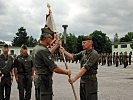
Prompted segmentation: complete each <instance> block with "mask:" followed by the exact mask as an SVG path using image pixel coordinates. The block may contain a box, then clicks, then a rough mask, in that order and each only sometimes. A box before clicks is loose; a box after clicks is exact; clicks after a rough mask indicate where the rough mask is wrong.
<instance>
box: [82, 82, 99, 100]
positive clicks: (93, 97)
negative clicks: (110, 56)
mask: <svg viewBox="0 0 133 100" xmlns="http://www.w3.org/2000/svg"><path fill="white" fill-rule="evenodd" d="M80 100H98V96H97V80H90V81H88V82H86V83H80Z"/></svg>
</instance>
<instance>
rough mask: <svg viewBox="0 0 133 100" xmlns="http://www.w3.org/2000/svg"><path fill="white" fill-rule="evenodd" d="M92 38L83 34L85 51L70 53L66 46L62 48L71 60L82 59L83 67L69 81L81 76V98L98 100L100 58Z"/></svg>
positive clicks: (71, 81) (82, 99)
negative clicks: (93, 46)
mask: <svg viewBox="0 0 133 100" xmlns="http://www.w3.org/2000/svg"><path fill="white" fill-rule="evenodd" d="M92 44H93V42H92V38H91V37H90V36H83V40H82V47H83V49H84V50H83V51H81V52H79V53H77V54H70V53H69V52H67V51H66V50H65V49H64V48H61V52H63V53H64V54H65V55H66V56H67V57H68V58H69V59H71V60H80V64H81V69H80V70H79V72H78V73H77V74H76V75H75V77H73V78H70V79H69V82H70V83H73V82H75V81H76V80H77V79H79V78H80V77H81V80H80V100H97V99H98V96H97V89H98V83H97V77H96V74H97V69H98V60H99V59H98V58H99V55H98V53H97V51H95V50H94V49H93V48H92Z"/></svg>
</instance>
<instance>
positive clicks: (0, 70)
mask: <svg viewBox="0 0 133 100" xmlns="http://www.w3.org/2000/svg"><path fill="white" fill-rule="evenodd" d="M2 51H3V53H2V54H1V55H0V100H10V93H11V84H12V80H13V73H12V72H13V68H12V65H13V58H12V56H10V55H8V52H9V48H8V45H7V44H4V46H3V48H2Z"/></svg>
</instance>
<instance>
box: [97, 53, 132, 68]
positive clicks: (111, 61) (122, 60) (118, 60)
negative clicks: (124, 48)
mask: <svg viewBox="0 0 133 100" xmlns="http://www.w3.org/2000/svg"><path fill="white" fill-rule="evenodd" d="M131 58H132V52H130V53H129V54H127V52H124V53H123V52H120V53H118V52H114V53H113V54H112V53H100V54H99V65H100V64H101V65H102V66H103V65H105V64H107V65H108V66H111V65H115V66H116V67H118V66H119V65H122V64H123V65H124V68H126V67H127V66H128V65H131Z"/></svg>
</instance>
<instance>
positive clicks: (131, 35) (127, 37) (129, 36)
mask: <svg viewBox="0 0 133 100" xmlns="http://www.w3.org/2000/svg"><path fill="white" fill-rule="evenodd" d="M132 40H133V32H128V33H127V34H126V35H125V37H122V38H121V39H120V42H130V41H132Z"/></svg>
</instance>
